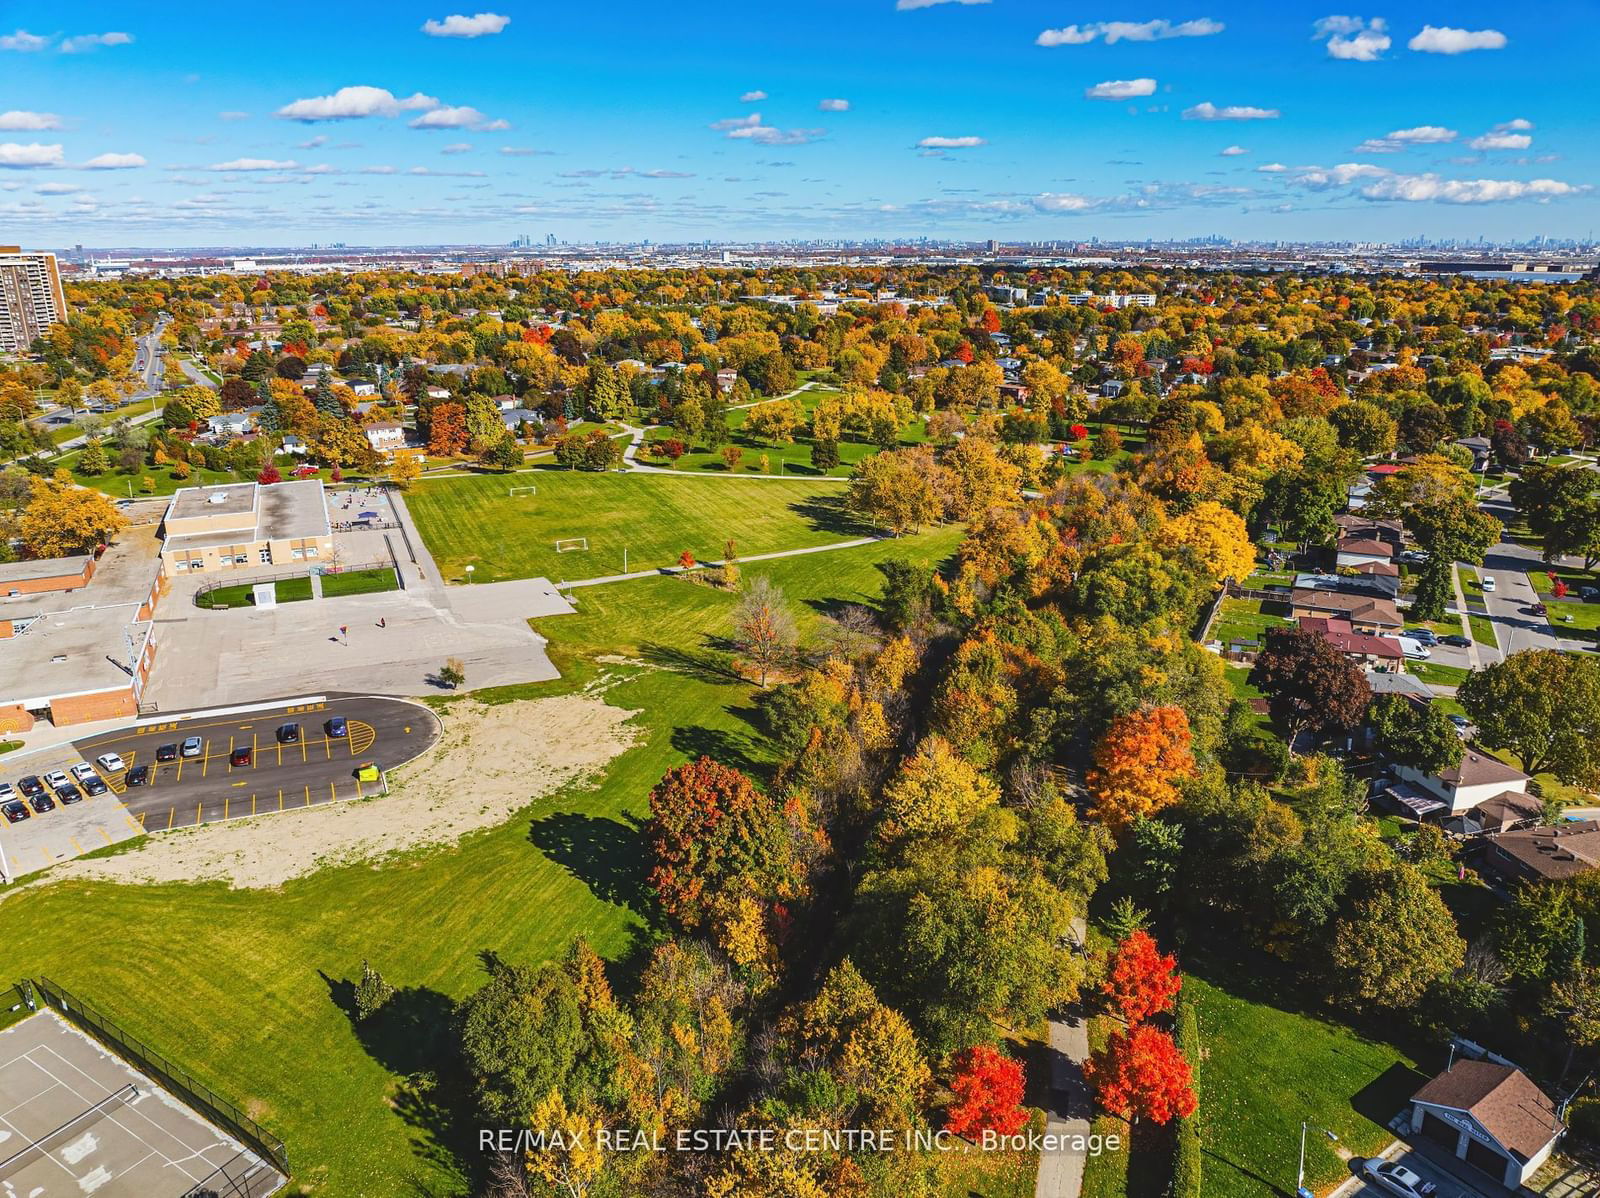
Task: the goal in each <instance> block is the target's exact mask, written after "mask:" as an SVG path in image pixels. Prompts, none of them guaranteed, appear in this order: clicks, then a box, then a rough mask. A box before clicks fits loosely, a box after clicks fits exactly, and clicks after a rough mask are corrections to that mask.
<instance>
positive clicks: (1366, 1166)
mask: <svg viewBox="0 0 1600 1198" xmlns="http://www.w3.org/2000/svg"><path fill="white" fill-rule="evenodd" d="M1361 1172H1362V1173H1363V1174H1365V1175H1366V1177H1367V1178H1368V1179H1369V1180H1371V1181H1375V1182H1377V1183H1378V1185H1379V1186H1381V1187H1382V1188H1384V1189H1386V1190H1388V1191H1389V1192H1390V1193H1391V1194H1398V1195H1399V1196H1400V1198H1429V1195H1431V1194H1433V1193H1434V1192H1435V1191H1436V1190H1437V1189H1438V1188H1439V1187H1438V1186H1436V1185H1434V1184H1433V1182H1431V1181H1423V1180H1422V1177H1421V1176H1420V1175H1419V1174H1417V1173H1414V1172H1412V1171H1411V1170H1410V1169H1407V1168H1406V1167H1405V1166H1404V1165H1397V1164H1395V1163H1394V1162H1393V1161H1372V1160H1369V1161H1365V1162H1363V1163H1362V1166H1361Z"/></svg>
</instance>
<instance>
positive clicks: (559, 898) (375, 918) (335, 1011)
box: [0, 480, 1007, 1198]
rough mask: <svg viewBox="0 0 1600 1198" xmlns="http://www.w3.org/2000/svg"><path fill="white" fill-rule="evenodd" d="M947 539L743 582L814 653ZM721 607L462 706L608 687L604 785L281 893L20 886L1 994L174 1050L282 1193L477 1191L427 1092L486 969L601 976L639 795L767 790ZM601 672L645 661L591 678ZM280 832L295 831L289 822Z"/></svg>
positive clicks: (584, 615) (629, 914)
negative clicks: (43, 996) (832, 624)
mask: <svg viewBox="0 0 1600 1198" xmlns="http://www.w3.org/2000/svg"><path fill="white" fill-rule="evenodd" d="M630 481H644V480H630ZM683 485H686V486H695V487H698V486H704V487H707V488H709V487H710V486H712V485H713V484H683ZM766 485H767V484H755V486H757V487H762V486H766ZM960 535H961V533H960V530H958V529H955V528H949V529H941V530H938V531H934V532H930V533H926V534H923V535H921V536H915V537H906V538H904V539H902V540H900V541H885V542H880V543H878V544H873V545H869V546H865V547H861V548H856V549H848V550H841V551H839V552H836V553H824V554H816V555H812V556H807V557H799V558H793V559H788V560H781V561H774V562H766V563H754V564H751V565H750V566H748V567H747V570H746V576H747V577H753V576H757V575H766V576H768V577H770V578H772V579H773V580H774V581H775V582H776V583H778V584H779V585H780V586H781V587H782V588H783V589H784V591H785V592H786V594H787V595H788V597H789V599H790V601H791V603H792V605H793V607H794V609H795V613H796V617H797V621H798V623H799V624H800V627H801V629H802V633H803V634H809V633H811V632H813V631H814V630H815V627H816V624H817V622H818V620H819V619H820V618H821V617H820V615H819V613H818V611H817V605H821V604H822V603H824V602H826V601H837V600H845V601H868V600H870V599H872V598H873V597H875V596H876V595H877V594H878V592H879V589H880V576H879V575H878V573H877V572H876V570H875V569H874V564H875V563H876V562H879V561H882V560H884V559H886V558H890V557H907V558H914V559H917V560H921V561H926V562H932V561H935V560H939V559H942V558H944V557H945V556H947V555H948V554H950V553H951V552H953V550H954V548H955V546H956V544H957V542H958V541H959V539H960ZM734 603H735V597H734V596H733V595H732V594H728V593H725V592H720V591H715V590H712V589H710V588H708V587H704V586H697V585H695V584H693V583H691V582H688V581H685V580H683V579H678V578H667V577H663V578H657V579H645V580H639V581H633V582H625V583H618V584H614V585H611V586H603V587H594V588H590V589H587V590H585V591H584V592H582V594H581V596H580V606H579V610H578V614H577V615H574V616H563V617H556V618H550V619H545V620H541V621H539V622H538V625H537V627H538V630H539V632H540V633H541V634H543V635H545V636H547V637H549V638H550V653H551V656H552V658H553V659H554V660H555V661H556V663H557V664H558V665H559V666H560V668H561V670H562V672H563V675H564V677H563V678H562V679H561V680H559V681H556V682H552V683H541V684H537V685H532V686H526V687H516V688H506V689H505V690H502V691H500V692H488V693H482V694H480V696H479V697H478V698H463V699H459V700H455V701H454V702H457V703H473V702H476V701H478V699H479V698H481V699H485V700H489V701H502V702H511V701H515V700H516V699H519V698H528V697H537V696H542V695H553V694H564V693H569V692H572V691H574V690H577V689H579V688H582V687H584V686H587V685H589V684H592V683H594V682H596V681H597V680H598V679H599V678H600V676H601V674H602V672H608V673H609V674H610V676H611V679H612V683H613V684H612V686H611V687H610V689H609V690H608V691H607V692H606V699H607V701H608V702H610V703H613V704H615V705H617V706H620V707H623V708H627V709H630V710H635V711H638V712H639V713H640V714H639V716H638V717H637V719H638V723H639V726H640V728H641V731H642V735H641V737H640V739H639V741H638V742H637V744H636V745H635V746H634V747H633V748H631V749H630V750H628V751H627V752H626V753H624V754H622V755H621V756H620V757H618V758H617V759H616V760H615V761H613V762H612V763H611V765H610V767H609V768H608V769H607V770H606V771H605V772H604V773H603V775H602V776H601V777H600V778H599V779H598V780H596V782H595V783H594V784H592V785H576V786H573V787H571V788H569V789H568V790H566V791H564V792H562V793H561V794H559V795H557V796H555V797H552V798H546V799H544V800H541V801H540V803H539V804H538V806H537V807H536V808H530V809H529V810H526V811H524V812H523V813H521V814H520V815H519V816H517V817H516V818H514V819H512V820H511V821H510V822H508V823H507V824H505V825H503V826H501V827H499V828H496V829H493V830H490V831H486V832H481V833H478V834H475V835H472V836H470V837H468V838H467V839H466V840H464V841H463V842H462V843H461V844H460V845H458V846H456V847H453V848H447V849H442V850H437V851H433V852H428V853H415V854H411V855H409V856H406V857H403V858H401V859H399V860H397V861H393V862H387V863H385V864H383V865H382V866H381V867H378V868H374V867H373V866H371V865H366V864H360V865H350V866H343V867H336V868H328V869H324V870H322V871H320V872H318V873H316V874H313V875H311V876H309V877H306V878H303V879H300V880H297V881H292V882H290V883H288V884H286V885H285V886H283V887H282V888H281V890H277V891H270V892H268V891H250V890H230V889H228V888H227V887H225V886H223V885H221V884H216V883H213V884H208V885H178V884H164V885H145V886H119V885H114V884H109V883H102V882H84V881H74V882H63V883H59V884H56V885H46V886H41V887H38V888H36V889H31V890H27V891H24V892H21V893H18V894H15V895H14V896H12V897H10V898H8V899H7V900H6V901H5V903H4V904H3V909H4V913H5V914H4V918H5V920H6V924H7V926H8V927H18V928H25V929H27V932H26V934H25V935H23V936H10V937H5V938H4V939H3V940H0V977H5V978H19V977H28V976H32V977H37V976H40V975H44V976H47V977H49V978H51V979H52V980H53V981H55V982H57V983H58V984H60V985H62V986H64V987H66V988H67V989H68V990H70V991H73V992H75V993H77V994H79V995H80V996H81V997H83V998H84V999H85V1000H87V1001H91V1002H94V1003H96V1004H97V1005H98V1006H100V1007H101V1008H102V1009H103V1010H104V1011H105V1012H106V1013H107V1015H109V1016H111V1017H112V1018H115V1019H116V1020H117V1021H119V1022H120V1023H122V1024H123V1025H124V1026H125V1027H126V1028H127V1030H128V1031H129V1032H131V1033H132V1034H134V1035H137V1036H139V1037H141V1038H143V1039H146V1040H148V1041H149V1042H150V1043H151V1044H153V1045H154V1046H156V1047H158V1048H159V1049H161V1050H162V1051H164V1052H167V1053H170V1054H173V1055H174V1056H175V1057H176V1058H177V1059H178V1060H179V1061H180V1063H181V1064H183V1065H184V1066H185V1067H186V1068H188V1069H190V1070H191V1071H192V1072H193V1073H194V1074H195V1075H196V1076H197V1077H198V1078H199V1079H200V1080H201V1081H203V1082H204V1083H206V1084H207V1085H210V1086H213V1087H214V1088H215V1089H216V1090H217V1091H218V1092H219V1093H221V1094H222V1095H224V1096H225V1097H228V1098H230V1099H231V1100H233V1101H235V1102H236V1103H238V1105H239V1106H240V1107H242V1108H243V1109H244V1110H245V1111H246V1112H247V1113H248V1114H250V1115H251V1116H253V1117H254V1118H256V1119H258V1120H259V1121H260V1122H261V1123H262V1124H263V1125H264V1126H265V1127H266V1128H268V1130H270V1131H271V1132H273V1133H274V1134H275V1135H278V1136H280V1137H281V1138H282V1139H283V1140H284V1141H285V1143H286V1144H287V1145H288V1150H289V1154H290V1158H291V1161H292V1162H293V1164H294V1172H295V1177H294V1182H293V1184H292V1185H291V1187H290V1189H289V1190H288V1191H286V1192H288V1193H291V1194H307V1193H316V1194H319V1195H323V1194H326V1195H334V1194H337V1195H340V1196H341V1198H380V1196H381V1198H388V1196H390V1195H398V1194H428V1195H434V1196H435V1198H446V1196H449V1198H456V1196H464V1195H466V1194H467V1193H469V1192H472V1190H473V1186H474V1185H475V1184H476V1182H477V1180H479V1179H474V1178H470V1177H468V1176H466V1175H465V1174H464V1171H463V1169H462V1167H461V1165H460V1160H461V1159H462V1158H460V1157H458V1156H457V1152H458V1150H459V1151H462V1152H465V1153H467V1154H468V1155H469V1156H470V1155H472V1154H471V1151H470V1136H471V1130H472V1127H473V1126H474V1125H475V1121H473V1120H471V1119H470V1118H468V1117H466V1116H465V1114H464V1112H462V1111H460V1110H459V1109H453V1108H451V1107H449V1106H448V1105H446V1104H445V1103H444V1102H442V1101H441V1099H440V1097H439V1096H438V1095H436V1094H434V1093H432V1092H430V1091H429V1089H428V1087H427V1084H426V1079H427V1078H428V1076H430V1075H432V1074H438V1075H439V1076H441V1077H449V1076H451V1074H452V1072H453V1070H454V1068H455V1067H454V1065H453V1062H451V1061H450V1060H449V1059H448V1058H447V1056H446V1055H445V1045H446V1044H447V1042H448V1041H447V1035H446V1028H447V1027H448V1024H449V1020H450V1019H451V1012H452V1008H453V1004H454V1003H455V1002H456V1001H457V1000H459V999H460V998H462V997H464V996H465V995H467V994H469V993H471V992H472V991H473V990H475V989H476V988H477V987H478V986H479V985H481V984H482V982H483V978H484V972H483V969H484V967H483V959H484V956H483V955H484V954H487V953H497V954H500V955H501V956H503V957H504V958H506V959H508V960H512V961H520V962H531V961H536V960H539V959H542V958H546V957H549V956H552V955H554V954H559V953H561V952H564V951H565V950H566V948H567V946H568V944H569V943H570V942H571V940H572V939H573V937H575V936H577V935H580V934H581V935H583V936H586V937H588V938H589V940H590V941H591V942H592V943H593V944H594V945H595V947H596V948H597V949H598V950H599V951H600V952H601V953H602V954H604V955H606V956H607V957H611V958H616V957H619V956H621V955H623V954H625V953H626V952H627V951H628V950H629V948H630V946H631V945H632V944H633V943H634V941H635V938H636V936H637V935H638V934H639V933H640V932H641V930H642V922H641V918H640V916H639V915H638V914H637V911H638V909H639V907H640V899H639V894H640V886H641V882H642V876H643V849H642V844H641V840H640V836H639V832H638V830H637V826H636V825H635V824H634V823H633V822H632V821H633V819H634V817H637V816H638V815H639V814H640V813H641V812H642V811H643V810H644V807H645V797H646V795H647V794H648V792H649V789H650V787H651V786H652V785H653V784H654V783H655V782H656V780H657V779H659V778H660V776H661V774H662V773H663V772H664V771H665V770H666V769H668V768H669V767H671V766H673V765H676V764H678V763H680V762H682V761H684V760H686V759H687V758H689V757H691V756H693V755H696V754H699V753H702V752H705V753H711V754H714V755H715V756H717V757H718V758H719V759H721V760H722V761H724V762H727V763H729V764H732V765H736V766H740V767H742V768H747V769H749V770H751V771H752V772H754V773H755V774H757V775H758V776H759V775H762V774H764V772H765V771H766V770H767V769H768V766H769V762H770V753H769V750H768V747H767V744H766V742H765V740H764V739H763V737H762V736H761V734H760V733H759V731H757V729H756V728H755V727H754V726H753V725H752V724H751V723H750V722H749V721H750V719H751V713H752V699H753V698H754V694H755V692H754V689H753V688H752V687H750V686H749V685H747V684H745V683H744V682H742V681H740V680H738V679H737V678H736V677H735V676H734V675H733V673H732V671H731V669H730V665H729V657H728V654H727V653H726V652H725V651H724V650H723V649H722V648H721V647H720V638H722V637H724V636H725V635H726V634H727V631H728V625H729V620H730V613H731V611H732V608H733V605H734ZM613 655H615V656H617V657H622V658H625V659H628V660H629V661H633V662H643V663H646V664H644V665H618V664H615V662H614V661H613V662H612V663H611V664H606V663H602V662H600V661H598V660H597V659H598V658H600V657H601V656H606V657H612V656H613ZM447 706H448V705H447ZM447 718H448V717H447ZM531 788H532V787H531V784H530V790H531ZM462 797H463V800H464V801H469V796H462ZM373 812H374V818H379V819H381V818H382V814H381V810H380V809H379V808H378V807H377V806H374V808H373ZM275 818H282V819H285V820H290V821H292V819H293V817H275ZM283 827H284V834H285V835H292V834H293V827H294V825H293V823H292V822H288V823H285V824H284V825H283ZM135 932H136V933H137V934H134V933H135ZM363 958H370V959H371V961H372V963H373V965H374V966H376V967H377V968H379V969H380V970H381V971H382V972H383V974H384V976H385V978H386V979H387V980H388V981H389V982H390V983H391V984H393V985H394V986H396V987H397V988H398V990H399V993H398V996H397V999H396V1003H397V1004H398V1005H397V1006H396V1007H395V1008H394V1015H393V1017H392V1018H391V1017H387V1016H386V1017H385V1019H386V1022H384V1024H383V1026H381V1027H379V1028H377V1029H375V1030H366V1029H361V1030H358V1029H357V1028H356V1026H355V1025H354V1024H353V1023H352V1021H351V1020H350V1018H349V1017H348V1016H347V1015H346V1014H345V1011H344V1009H343V1008H341V1006H339V1005H338V1002H337V1001H336V1000H338V999H341V998H343V996H345V994H346V992H347V988H348V984H349V983H350V982H351V981H352V980H353V979H354V978H355V977H356V976H357V975H358V974H359V972H360V968H361V961H362V959H363ZM996 1193H997V1194H1000V1193H1007V1191H1001V1190H997V1191H996Z"/></svg>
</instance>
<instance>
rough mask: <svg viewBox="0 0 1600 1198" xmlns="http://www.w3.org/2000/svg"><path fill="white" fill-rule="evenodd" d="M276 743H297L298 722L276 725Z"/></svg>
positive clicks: (298, 735)
mask: <svg viewBox="0 0 1600 1198" xmlns="http://www.w3.org/2000/svg"><path fill="white" fill-rule="evenodd" d="M278 743H279V744H280V745H297V744H299V743H300V725H299V724H281V725H279V727H278Z"/></svg>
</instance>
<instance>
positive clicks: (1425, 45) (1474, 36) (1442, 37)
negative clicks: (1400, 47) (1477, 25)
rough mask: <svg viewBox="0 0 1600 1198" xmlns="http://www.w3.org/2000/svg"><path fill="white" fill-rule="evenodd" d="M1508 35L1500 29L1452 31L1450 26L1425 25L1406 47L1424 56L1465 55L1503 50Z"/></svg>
mask: <svg viewBox="0 0 1600 1198" xmlns="http://www.w3.org/2000/svg"><path fill="white" fill-rule="evenodd" d="M1505 44H1506V35H1505V34H1503V33H1501V32H1500V31H1499V30H1498V29H1452V28H1451V27H1450V26H1448V25H1424V26H1423V27H1422V32H1421V33H1419V34H1417V36H1416V37H1414V38H1412V39H1411V40H1410V41H1409V42H1407V43H1406V45H1408V46H1410V47H1411V49H1413V50H1420V51H1422V52H1423V53H1424V54H1465V53H1466V52H1467V51H1468V50H1501V49H1504V48H1505Z"/></svg>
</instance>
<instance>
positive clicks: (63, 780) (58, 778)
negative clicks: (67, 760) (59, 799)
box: [44, 770, 72, 790]
mask: <svg viewBox="0 0 1600 1198" xmlns="http://www.w3.org/2000/svg"><path fill="white" fill-rule="evenodd" d="M71 782H72V779H71V778H69V777H67V776H66V775H65V774H63V773H62V772H61V771H60V770H51V771H50V772H49V773H48V774H46V775H45V776H44V784H45V785H46V786H48V787H49V788H50V789H51V790H60V789H61V788H62V787H63V786H67V785H70V784H71Z"/></svg>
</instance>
